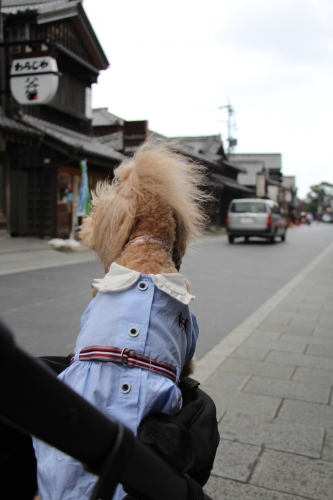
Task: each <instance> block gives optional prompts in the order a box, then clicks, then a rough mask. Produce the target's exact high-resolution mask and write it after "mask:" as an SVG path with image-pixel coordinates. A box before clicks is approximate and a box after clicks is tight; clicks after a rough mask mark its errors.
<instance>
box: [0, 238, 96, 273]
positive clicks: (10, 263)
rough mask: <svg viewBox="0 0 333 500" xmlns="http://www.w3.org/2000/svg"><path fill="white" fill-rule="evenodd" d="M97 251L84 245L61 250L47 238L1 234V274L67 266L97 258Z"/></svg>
mask: <svg viewBox="0 0 333 500" xmlns="http://www.w3.org/2000/svg"><path fill="white" fill-rule="evenodd" d="M95 259H96V256H95V252H93V251H92V250H88V249H86V248H84V247H82V248H81V249H80V250H79V251H67V252H60V251H58V250H54V249H53V248H51V247H50V245H49V244H48V241H47V240H41V239H38V238H28V237H25V238H11V237H10V236H7V235H1V236H0V275H3V274H12V273H18V272H23V271H33V270H34V269H43V268H47V267H56V266H66V265H70V264H77V263H80V262H89V261H92V260H95Z"/></svg>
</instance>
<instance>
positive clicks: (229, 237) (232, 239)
mask: <svg viewBox="0 0 333 500" xmlns="http://www.w3.org/2000/svg"><path fill="white" fill-rule="evenodd" d="M228 240H229V243H233V242H234V237H233V236H231V235H230V234H229V236H228Z"/></svg>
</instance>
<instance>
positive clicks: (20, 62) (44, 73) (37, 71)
mask: <svg viewBox="0 0 333 500" xmlns="http://www.w3.org/2000/svg"><path fill="white" fill-rule="evenodd" d="M58 83H59V73H58V65H57V61H56V60H55V59H53V57H49V56H46V57H31V58H27V59H15V60H14V61H13V62H12V67H11V70H10V89H11V92H12V95H13V97H14V98H15V99H16V101H17V102H19V103H20V104H26V105H27V104H30V105H31V104H47V103H48V102H50V101H51V99H52V98H53V97H54V95H55V93H56V92H57V89H58Z"/></svg>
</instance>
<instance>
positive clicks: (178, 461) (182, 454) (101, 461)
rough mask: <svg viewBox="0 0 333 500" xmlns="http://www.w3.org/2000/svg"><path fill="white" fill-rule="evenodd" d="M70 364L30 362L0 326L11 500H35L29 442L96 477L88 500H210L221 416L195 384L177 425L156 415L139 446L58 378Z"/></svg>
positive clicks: (3, 439) (2, 419)
mask: <svg viewBox="0 0 333 500" xmlns="http://www.w3.org/2000/svg"><path fill="white" fill-rule="evenodd" d="M68 364H69V357H68V358H65V357H64V358H62V357H52V356H51V357H46V358H40V359H35V358H32V357H31V356H29V355H28V354H27V353H25V352H24V351H22V350H21V349H20V348H19V347H17V346H16V345H15V342H14V340H13V336H12V334H11V332H10V331H9V330H8V328H7V327H6V326H5V325H3V324H2V323H0V477H1V491H2V494H3V495H4V498H6V500H11V499H12V500H31V499H32V498H33V496H34V494H35V492H36V490H37V483H36V460H35V457H34V452H33V448H32V443H31V437H30V435H34V436H36V437H37V438H39V439H41V440H42V441H45V442H46V443H48V444H50V445H51V446H54V447H55V448H58V449H59V450H61V451H63V452H64V453H66V454H68V455H70V456H72V457H74V458H75V459H77V460H79V461H80V462H82V464H83V465H84V467H85V468H86V469H87V470H88V471H89V472H92V473H94V474H96V475H97V476H99V479H98V480H97V482H96V485H95V488H94V490H93V492H92V495H91V497H90V500H110V499H111V498H112V496H113V493H114V491H115V488H116V486H117V484H118V483H122V484H123V486H124V489H125V491H126V493H128V495H127V496H126V499H127V500H212V499H210V497H209V496H208V495H207V494H205V493H204V492H203V490H202V486H203V485H204V484H205V483H206V482H207V480H208V478H209V475H210V471H211V469H212V467H213V462H214V458H215V453H216V449H217V446H218V443H219V434H218V430H217V422H216V408H215V405H214V403H213V401H212V400H211V399H210V398H209V396H208V395H207V394H205V393H204V392H203V391H201V390H200V389H199V388H198V385H199V384H198V383H197V382H196V381H194V380H192V379H187V380H186V381H185V382H182V384H183V385H182V386H181V390H182V395H183V401H184V404H183V408H182V410H181V411H180V412H179V414H178V415H177V416H176V417H170V416H168V415H164V414H155V415H151V416H150V417H148V418H147V419H146V420H145V421H144V422H143V423H142V424H141V426H140V428H139V431H138V438H137V439H136V438H135V437H134V435H133V433H132V432H131V431H130V430H129V429H127V428H126V427H125V426H124V425H122V424H121V423H120V422H115V421H111V420H110V419H108V418H107V417H106V416H105V415H104V414H102V413H101V412H100V411H98V410H97V409H96V408H95V407H93V406H92V405H91V404H90V403H88V402H87V401H85V400H84V399H83V398H81V397H80V396H79V395H78V394H76V393H75V392H74V391H73V390H71V389H70V388H69V387H67V386H66V385H65V384H63V383H62V382H60V381H59V380H58V379H57V378H56V375H57V373H60V372H61V371H62V370H64V369H65V368H66V366H68ZM50 395H51V396H50ZM171 465H172V466H171ZM110 471H112V474H110Z"/></svg>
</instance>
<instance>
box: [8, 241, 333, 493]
mask: <svg viewBox="0 0 333 500" xmlns="http://www.w3.org/2000/svg"><path fill="white" fill-rule="evenodd" d="M94 259H95V255H94V253H93V252H91V251H83V252H71V253H63V252H57V251H55V250H52V249H51V248H50V247H49V246H48V244H47V242H46V241H43V240H37V239H33V238H8V237H6V236H1V237H0V275H1V274H9V273H12V272H19V271H23V270H31V269H40V268H42V267H52V266H63V265H66V264H72V263H73V264H74V263H77V262H84V261H91V260H94ZM281 265H283V264H281ZM254 286H255V283H254ZM332 320H333V244H332V245H330V246H329V247H328V248H327V249H326V250H325V251H324V252H323V253H322V254H321V255H319V256H318V257H317V258H316V259H315V260H314V261H313V262H312V263H311V264H309V265H308V266H307V267H306V268H304V269H303V271H301V272H300V273H299V274H298V275H297V276H295V277H294V278H293V279H292V280H291V281H290V282H289V283H287V284H286V285H285V286H283V287H282V288H281V289H280V290H279V291H278V292H277V293H276V294H275V295H274V296H273V297H271V298H270V299H268V300H267V302H265V303H264V304H263V305H262V306H261V307H260V308H259V309H257V311H255V312H254V313H253V314H251V315H250V316H249V317H248V318H247V319H246V320H245V321H243V322H242V323H241V324H240V325H239V326H237V327H236V328H235V329H234V330H233V331H232V332H230V333H229V334H228V335H227V336H226V337H225V338H223V340H222V341H221V342H220V343H219V344H218V345H216V346H215V347H214V348H213V349H212V350H211V351H210V352H208V353H207V354H206V355H205V356H203V357H202V358H201V359H200V360H199V361H198V363H197V369H196V372H195V374H194V378H196V379H198V380H199V381H200V382H201V383H202V388H203V389H204V390H205V391H206V392H207V393H209V394H210V395H211V396H212V398H213V399H214V401H215V403H216V405H217V413H218V420H219V430H220V435H221V442H220V446H219V448H218V452H217V457H216V461H215V465H214V469H213V473H212V476H211V478H210V479H209V481H208V483H207V485H206V487H205V491H206V492H207V493H208V494H209V495H210V496H211V497H212V498H214V499H215V500H293V499H294V500H296V499H311V500H332V499H333V488H332V485H333V398H332V386H333V329H332V324H333V321H332Z"/></svg>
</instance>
